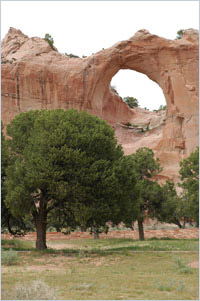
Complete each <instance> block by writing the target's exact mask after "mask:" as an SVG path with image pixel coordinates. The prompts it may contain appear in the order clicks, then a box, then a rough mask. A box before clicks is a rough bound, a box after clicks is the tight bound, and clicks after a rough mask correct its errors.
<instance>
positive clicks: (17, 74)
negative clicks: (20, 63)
mask: <svg viewBox="0 0 200 301" xmlns="http://www.w3.org/2000/svg"><path fill="white" fill-rule="evenodd" d="M16 82H17V108H18V112H19V113H20V112H21V108H20V90H19V68H17V72H16Z"/></svg>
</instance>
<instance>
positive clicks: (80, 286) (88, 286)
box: [75, 282, 94, 291]
mask: <svg viewBox="0 0 200 301" xmlns="http://www.w3.org/2000/svg"><path fill="white" fill-rule="evenodd" d="M93 286H94V283H93V282H90V283H86V282H84V283H82V284H78V285H76V287H75V289H76V290H79V291H87V290H89V289H91V288H92V287H93Z"/></svg>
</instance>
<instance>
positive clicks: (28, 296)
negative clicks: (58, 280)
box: [7, 280, 59, 300]
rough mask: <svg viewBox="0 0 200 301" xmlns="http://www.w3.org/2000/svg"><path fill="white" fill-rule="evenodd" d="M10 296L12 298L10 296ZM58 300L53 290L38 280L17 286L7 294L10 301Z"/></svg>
mask: <svg viewBox="0 0 200 301" xmlns="http://www.w3.org/2000/svg"><path fill="white" fill-rule="evenodd" d="M11 294H12V296H11ZM10 298H12V300H58V299H59V298H58V295H57V292H56V290H55V289H53V288H51V287H50V286H49V285H47V284H46V283H44V282H43V281H40V280H35V281H32V282H31V283H30V284H29V285H27V284H21V283H19V284H17V285H16V286H15V288H14V290H13V291H12V292H10V293H7V299H8V300H11V299H10Z"/></svg>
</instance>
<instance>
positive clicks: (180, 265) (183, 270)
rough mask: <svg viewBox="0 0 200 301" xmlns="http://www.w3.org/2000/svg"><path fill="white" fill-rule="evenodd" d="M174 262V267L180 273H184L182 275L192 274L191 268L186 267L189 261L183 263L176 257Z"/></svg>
mask: <svg viewBox="0 0 200 301" xmlns="http://www.w3.org/2000/svg"><path fill="white" fill-rule="evenodd" d="M174 262H175V263H176V267H178V270H179V272H180V273H184V274H192V273H193V270H192V268H191V267H189V266H188V263H189V260H185V261H183V260H182V259H181V258H180V257H178V258H175V259H174Z"/></svg>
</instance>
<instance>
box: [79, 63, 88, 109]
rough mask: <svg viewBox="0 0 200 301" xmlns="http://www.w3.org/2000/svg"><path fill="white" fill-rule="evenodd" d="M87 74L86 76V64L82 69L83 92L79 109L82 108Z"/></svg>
mask: <svg viewBox="0 0 200 301" xmlns="http://www.w3.org/2000/svg"><path fill="white" fill-rule="evenodd" d="M87 76H88V67H87V66H86V67H85V68H84V69H83V77H82V82H83V92H82V97H81V103H80V109H81V110H82V108H83V105H84V100H85V92H86V84H87Z"/></svg>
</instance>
